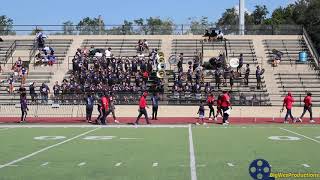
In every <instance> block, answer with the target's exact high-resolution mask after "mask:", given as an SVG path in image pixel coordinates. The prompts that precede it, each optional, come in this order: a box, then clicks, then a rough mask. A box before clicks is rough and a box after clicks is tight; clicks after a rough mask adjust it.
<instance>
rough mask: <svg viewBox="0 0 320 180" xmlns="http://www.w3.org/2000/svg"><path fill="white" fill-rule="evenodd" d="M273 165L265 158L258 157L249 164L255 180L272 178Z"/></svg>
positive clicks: (270, 179)
mask: <svg viewBox="0 0 320 180" xmlns="http://www.w3.org/2000/svg"><path fill="white" fill-rule="evenodd" d="M270 173H271V166H270V164H269V162H268V161H266V160H264V159H256V160H254V161H252V162H251V164H250V166H249V174H250V176H251V177H252V178H253V179H254V180H272V179H274V178H273V177H270Z"/></svg>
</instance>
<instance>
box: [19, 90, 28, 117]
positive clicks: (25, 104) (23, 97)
mask: <svg viewBox="0 0 320 180" xmlns="http://www.w3.org/2000/svg"><path fill="white" fill-rule="evenodd" d="M20 106H21V120H20V123H23V122H26V118H27V111H29V108H28V102H27V94H26V93H25V92H24V93H22V94H21V95H20Z"/></svg>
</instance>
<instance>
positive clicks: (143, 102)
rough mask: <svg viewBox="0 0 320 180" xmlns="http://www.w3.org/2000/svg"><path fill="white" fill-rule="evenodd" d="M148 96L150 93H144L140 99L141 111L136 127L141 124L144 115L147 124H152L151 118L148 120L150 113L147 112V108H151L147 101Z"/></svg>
mask: <svg viewBox="0 0 320 180" xmlns="http://www.w3.org/2000/svg"><path fill="white" fill-rule="evenodd" d="M147 96H148V93H147V92H144V93H143V94H142V96H141V97H140V100H139V110H138V111H139V115H138V117H137V120H136V122H135V124H136V125H137V124H139V120H140V117H141V116H142V115H144V117H145V119H146V121H147V124H150V122H149V118H148V113H147V110H146V107H147V108H149V106H148V105H147V100H146V98H147Z"/></svg>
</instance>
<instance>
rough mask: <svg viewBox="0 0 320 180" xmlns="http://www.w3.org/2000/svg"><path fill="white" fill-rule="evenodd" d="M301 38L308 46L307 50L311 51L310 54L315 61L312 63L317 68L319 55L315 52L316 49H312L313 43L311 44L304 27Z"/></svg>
mask: <svg viewBox="0 0 320 180" xmlns="http://www.w3.org/2000/svg"><path fill="white" fill-rule="evenodd" d="M303 37H304V39H305V41H306V42H307V46H309V48H310V50H311V54H312V55H313V56H314V59H315V60H314V61H315V63H316V66H317V68H319V63H320V62H319V61H320V59H319V57H320V56H319V53H318V51H317V50H316V48H315V47H314V44H313V42H312V40H311V38H310V36H309V34H308V32H307V30H306V29H305V28H304V27H303Z"/></svg>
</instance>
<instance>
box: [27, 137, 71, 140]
mask: <svg viewBox="0 0 320 180" xmlns="http://www.w3.org/2000/svg"><path fill="white" fill-rule="evenodd" d="M65 138H66V137H65V136H38V137H34V138H33V139H34V140H60V139H65Z"/></svg>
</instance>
